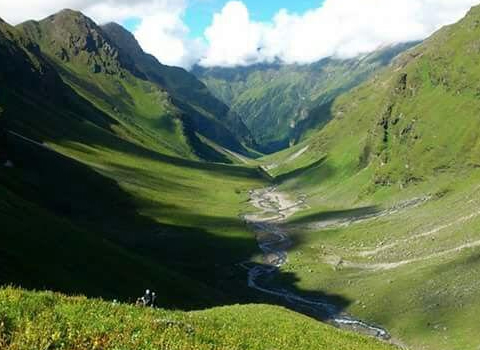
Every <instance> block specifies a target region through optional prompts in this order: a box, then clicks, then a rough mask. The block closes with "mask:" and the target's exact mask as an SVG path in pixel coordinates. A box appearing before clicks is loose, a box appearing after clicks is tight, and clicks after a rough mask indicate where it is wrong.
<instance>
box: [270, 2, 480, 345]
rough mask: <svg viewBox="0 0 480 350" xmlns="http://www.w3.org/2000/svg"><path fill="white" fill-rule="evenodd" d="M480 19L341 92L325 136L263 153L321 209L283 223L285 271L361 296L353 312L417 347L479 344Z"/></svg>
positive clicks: (448, 30) (293, 188) (309, 286)
mask: <svg viewBox="0 0 480 350" xmlns="http://www.w3.org/2000/svg"><path fill="white" fill-rule="evenodd" d="M479 23H480V7H475V8H473V9H472V10H471V11H470V12H469V13H468V15H467V16H466V17H465V18H464V19H463V20H461V21H460V22H459V23H457V24H454V25H452V26H448V27H445V28H443V29H441V30H440V31H438V32H437V33H435V34H434V35H433V36H432V37H431V38H429V39H427V40H425V42H424V43H423V44H421V45H419V46H418V47H416V48H414V49H412V50H410V51H408V52H406V53H404V54H402V55H401V56H400V57H399V58H398V59H396V60H395V62H394V63H393V64H392V66H391V67H389V68H388V69H386V70H385V71H384V72H382V73H381V74H379V75H378V76H376V77H374V78H373V79H371V80H369V81H368V82H366V83H364V84H362V85H361V86H359V87H358V88H356V89H354V90H353V91H351V92H349V93H346V94H344V95H342V96H340V97H339V98H337V99H336V100H335V102H334V103H333V104H332V106H331V109H330V112H331V114H332V116H333V119H332V120H331V121H330V122H329V123H328V124H327V125H326V126H325V127H324V128H323V129H322V130H321V131H320V132H318V133H317V134H316V135H314V136H312V138H310V139H309V140H307V141H306V142H305V143H303V144H301V145H298V146H297V147H296V148H294V149H292V150H288V151H284V152H283V153H282V154H277V155H273V156H269V157H268V158H266V159H264V162H265V166H266V167H267V168H268V169H271V170H270V172H271V173H272V174H273V175H277V180H278V181H279V182H280V183H281V186H280V188H281V189H283V190H286V191H289V192H291V193H296V194H298V195H300V194H303V195H304V196H306V202H307V204H308V206H309V209H306V210H304V211H303V212H302V213H299V214H298V215H297V216H296V217H295V218H293V219H292V220H291V221H290V222H289V223H288V224H286V225H285V227H284V230H288V232H289V233H290V234H291V237H292V239H293V240H294V248H293V249H292V250H291V251H290V252H289V254H290V256H291V259H292V264H290V265H288V266H286V267H285V268H284V269H283V271H284V272H287V271H288V272H291V273H295V274H296V275H297V276H298V278H299V284H298V285H299V286H301V287H302V289H306V290H318V289H321V290H324V291H326V292H327V293H334V294H339V295H343V296H345V297H347V298H349V299H351V300H356V302H355V303H353V304H352V305H351V306H349V307H348V311H349V312H350V313H352V314H354V315H359V316H360V317H362V319H367V320H371V321H373V322H376V323H378V324H381V325H383V326H384V327H386V328H387V329H388V330H389V331H391V333H392V334H393V336H394V337H397V338H400V339H402V340H403V341H404V342H405V343H406V344H408V345H409V346H410V347H411V348H413V349H432V350H443V349H445V350H452V349H458V350H466V349H468V350H470V349H471V350H474V349H477V348H478V347H479V346H480V342H479V339H478V336H477V334H478V332H479V331H480V329H479V326H478V325H477V324H474V323H472V322H471V320H472V319H474V318H475V315H476V314H478V312H479V310H480V303H479V300H480V299H479V298H480V296H479V292H478V291H479V289H478V278H477V277H476V276H477V274H478V271H480V263H479V259H478V256H479V247H480V235H479V232H478V227H479V225H480V216H479V211H478V204H479V203H480V193H479V184H480V172H479V170H478V168H479V167H478V164H479V161H480V160H479V153H478V149H479V147H480V145H479V140H480V139H479V135H480V134H479V123H480V118H479V111H480V103H479V100H478V81H479V75H480V70H479V69H478V67H479V65H478V63H479V61H480V51H479V50H478V37H479V35H480V26H479ZM301 150H304V151H303V152H301V153H299V152H300V151H301ZM295 155H298V156H297V157H295ZM281 281H282V278H279V280H278V282H279V283H281Z"/></svg>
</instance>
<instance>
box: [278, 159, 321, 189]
mask: <svg viewBox="0 0 480 350" xmlns="http://www.w3.org/2000/svg"><path fill="white" fill-rule="evenodd" d="M326 160H327V157H326V156H325V157H322V158H321V159H319V160H317V161H315V162H313V163H312V164H310V165H307V166H304V167H302V168H297V169H295V170H293V171H290V172H288V173H285V174H282V175H279V176H277V177H275V182H276V183H277V184H281V183H283V182H285V181H288V180H290V179H293V178H296V177H298V176H300V175H303V174H305V173H306V172H307V171H309V170H314V169H317V168H319V167H320V166H322V165H325V161H326Z"/></svg>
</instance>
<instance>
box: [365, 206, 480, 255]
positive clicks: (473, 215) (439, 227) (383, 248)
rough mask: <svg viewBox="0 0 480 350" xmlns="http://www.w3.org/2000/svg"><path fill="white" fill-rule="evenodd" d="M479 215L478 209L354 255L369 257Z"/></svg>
mask: <svg viewBox="0 0 480 350" xmlns="http://www.w3.org/2000/svg"><path fill="white" fill-rule="evenodd" d="M479 215H480V210H479V211H476V212H474V213H472V214H470V215H465V216H463V217H461V218H459V219H457V220H455V221H453V222H450V223H448V224H444V225H440V226H437V227H435V228H433V229H431V230H428V231H425V232H422V233H418V234H416V235H412V236H411V237H408V238H405V239H399V240H396V241H394V242H392V243H389V244H385V245H383V246H381V247H378V248H375V249H371V250H363V251H361V252H359V253H357V254H356V255H357V256H361V257H369V256H373V255H377V254H378V253H380V252H382V251H385V250H388V249H391V248H395V247H397V246H398V245H400V244H402V243H409V242H411V241H412V240H414V239H420V238H425V237H429V236H433V235H435V234H437V233H439V232H440V231H443V230H445V229H447V228H450V227H452V226H455V225H457V224H462V223H464V222H467V221H469V220H471V219H473V218H475V217H477V216H479Z"/></svg>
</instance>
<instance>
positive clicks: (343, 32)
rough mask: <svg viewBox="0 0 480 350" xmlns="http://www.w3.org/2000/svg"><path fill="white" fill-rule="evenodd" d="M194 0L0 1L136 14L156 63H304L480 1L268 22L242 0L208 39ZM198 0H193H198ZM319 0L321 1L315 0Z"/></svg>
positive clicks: (48, 10) (25, 9) (15, 17)
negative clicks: (194, 23) (189, 18)
mask: <svg viewBox="0 0 480 350" xmlns="http://www.w3.org/2000/svg"><path fill="white" fill-rule="evenodd" d="M192 1H195V0H55V1H53V0H20V1H18V0H17V1H14V0H11V1H10V0H0V16H1V17H3V19H5V20H6V21H7V22H10V23H13V24H17V23H19V22H21V21H24V20H27V19H41V18H44V17H46V16H48V15H50V14H52V13H55V12H57V11H59V10H61V9H63V8H73V9H76V10H80V11H82V12H84V13H85V14H87V15H88V16H90V17H92V18H93V19H94V20H96V21H97V22H99V23H104V22H108V21H116V22H120V23H121V22H122V21H124V20H126V19H128V18H132V17H136V18H139V19H140V20H141V24H140V26H139V27H138V28H137V30H136V32H135V36H136V37H137V39H138V40H139V42H140V44H141V45H142V47H143V48H144V49H145V51H147V52H149V53H152V54H153V55H155V56H156V57H157V58H158V59H159V60H160V61H161V62H162V63H165V64H170V65H180V66H183V67H187V68H188V67H190V66H191V65H192V64H194V63H196V62H198V61H200V64H202V65H205V66H212V65H220V66H235V65H248V64H252V63H258V62H271V61H274V60H276V59H280V60H282V61H284V62H287V63H294V62H296V63H310V62H314V61H317V60H319V59H321V58H324V57H328V56H338V57H341V58H348V57H353V56H356V55H358V54H360V53H364V52H369V51H372V50H374V49H376V48H378V47H379V46H382V45H387V44H392V43H398V42H405V41H411V40H419V39H424V38H425V37H427V36H429V35H430V34H432V33H433V32H434V31H435V30H437V29H439V28H440V27H441V26H443V25H445V24H450V23H453V22H455V21H457V20H459V19H460V18H461V17H462V16H464V15H465V13H466V12H467V10H468V9H469V8H470V7H471V6H472V5H476V4H478V3H480V0H399V1H393V0H326V1H325V2H324V4H323V5H322V6H320V7H318V8H315V9H312V10H310V11H307V12H305V13H303V14H294V13H290V12H288V11H286V10H280V11H279V12H278V13H277V14H276V15H275V16H274V17H273V18H272V19H271V20H270V21H268V22H256V21H254V20H252V18H251V17H250V15H249V11H248V9H247V7H246V6H245V4H244V3H243V2H242V1H230V2H228V3H227V4H226V5H225V6H224V8H223V9H222V10H221V11H220V12H219V13H216V14H215V15H214V16H213V20H212V23H211V25H210V26H209V27H208V28H207V29H206V31H205V39H206V44H205V43H204V42H203V41H202V40H201V39H198V40H191V39H189V28H188V27H187V26H186V25H185V23H184V21H183V15H184V13H185V11H186V9H187V7H188V4H189V3H191V2H192ZM196 1H199V0H196ZM319 2H320V0H319Z"/></svg>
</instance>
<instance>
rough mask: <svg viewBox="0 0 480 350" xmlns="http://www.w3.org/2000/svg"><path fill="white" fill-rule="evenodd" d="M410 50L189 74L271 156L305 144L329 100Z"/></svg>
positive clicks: (398, 48)
mask: <svg viewBox="0 0 480 350" xmlns="http://www.w3.org/2000/svg"><path fill="white" fill-rule="evenodd" d="M412 45H413V44H404V45H397V46H393V47H388V48H384V49H380V50H378V51H377V52H374V53H371V54H369V55H366V56H364V57H361V58H355V59H349V60H339V59H332V58H327V59H324V60H321V61H319V62H316V63H313V64H309V65H283V64H280V63H279V64H259V65H254V66H249V67H235V68H217V67H213V68H202V67H195V68H194V70H193V73H194V74H195V75H197V77H198V78H199V79H201V80H202V81H203V82H204V83H205V84H206V85H207V86H208V88H209V89H210V90H211V91H212V92H213V93H214V94H215V95H216V96H217V97H218V98H219V99H220V100H222V101H224V102H225V103H226V104H227V105H229V106H230V107H231V109H232V110H233V111H234V112H235V113H237V114H238V115H239V116H240V117H241V118H242V119H243V121H244V122H245V124H246V125H247V126H248V128H249V129H250V130H251V131H252V134H253V136H254V137H255V140H256V142H257V143H258V145H259V148H260V149H261V150H262V151H263V152H267V153H271V152H274V151H278V150H280V149H283V148H286V147H288V146H289V145H290V144H294V143H297V142H298V141H299V140H301V139H303V138H305V137H306V136H307V135H308V134H309V133H311V131H312V130H315V129H317V128H319V127H321V126H323V125H324V124H325V123H326V122H328V120H329V119H330V117H331V116H330V114H329V108H330V105H331V102H332V100H333V99H334V98H335V97H337V96H339V95H340V94H341V93H343V92H346V91H348V90H350V89H352V88H353V87H355V86H357V85H358V84H360V83H362V82H364V81H365V80H367V79H368V78H369V77H371V76H373V74H375V73H376V72H377V71H378V70H380V69H381V68H383V67H385V66H386V65H388V64H389V63H390V62H391V60H392V59H393V58H394V57H395V56H397V55H398V54H399V53H401V52H403V51H404V50H406V49H408V48H409V47H411V46H412Z"/></svg>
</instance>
